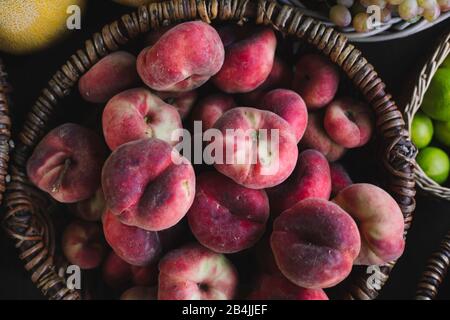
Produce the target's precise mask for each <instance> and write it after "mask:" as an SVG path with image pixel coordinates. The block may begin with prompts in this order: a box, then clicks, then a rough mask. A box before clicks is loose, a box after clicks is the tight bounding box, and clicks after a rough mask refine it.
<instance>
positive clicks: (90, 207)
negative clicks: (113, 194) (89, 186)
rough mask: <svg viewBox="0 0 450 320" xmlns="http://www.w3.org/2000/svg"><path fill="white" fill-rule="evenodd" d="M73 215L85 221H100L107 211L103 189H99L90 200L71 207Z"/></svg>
mask: <svg viewBox="0 0 450 320" xmlns="http://www.w3.org/2000/svg"><path fill="white" fill-rule="evenodd" d="M70 208H71V210H72V211H73V213H74V214H75V215H76V216H77V217H78V218H80V219H83V220H85V221H100V220H101V219H102V215H103V212H105V209H106V203H105V197H104V196H103V190H102V188H101V187H100V188H98V189H97V192H96V193H94V195H93V196H92V197H90V198H89V199H86V200H83V201H81V202H77V203H75V204H72V205H70Z"/></svg>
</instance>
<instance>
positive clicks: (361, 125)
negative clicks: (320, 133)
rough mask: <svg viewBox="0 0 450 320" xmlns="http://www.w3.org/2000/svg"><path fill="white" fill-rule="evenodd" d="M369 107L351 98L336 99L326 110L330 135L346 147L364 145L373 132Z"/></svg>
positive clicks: (327, 128)
mask: <svg viewBox="0 0 450 320" xmlns="http://www.w3.org/2000/svg"><path fill="white" fill-rule="evenodd" d="M371 115H372V113H371V110H370V109H369V107H368V106H367V105H365V104H363V103H361V102H358V101H355V100H353V99H351V98H342V99H336V100H334V101H333V102H332V103H330V104H329V105H328V106H327V108H326V111H325V117H324V127H325V130H326V132H327V133H328V136H330V137H331V139H333V141H335V142H336V143H338V144H340V145H341V146H344V147H346V148H356V147H362V146H363V145H365V144H366V143H367V142H369V140H370V137H371V136H372V132H373V123H372V117H371Z"/></svg>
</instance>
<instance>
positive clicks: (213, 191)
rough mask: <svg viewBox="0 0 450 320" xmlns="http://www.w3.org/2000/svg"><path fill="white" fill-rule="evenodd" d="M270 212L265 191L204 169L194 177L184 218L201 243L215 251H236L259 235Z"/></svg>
mask: <svg viewBox="0 0 450 320" xmlns="http://www.w3.org/2000/svg"><path fill="white" fill-rule="evenodd" d="M269 211H270V209H269V199H268V198H267V195H266V192H265V191H264V190H254V189H248V188H245V187H243V186H240V185H238V184H237V183H235V182H234V181H233V180H231V179H229V178H227V177H225V176H223V175H221V174H219V173H216V172H205V173H203V174H201V175H200V176H199V177H197V190H196V195H195V200H194V203H193V204H192V207H191V208H190V209H189V211H188V213H187V218H188V221H189V226H190V227H191V230H192V233H193V234H194V236H195V237H196V238H197V240H198V241H199V242H200V243H201V244H202V245H203V246H205V247H207V248H209V249H211V250H213V251H215V252H218V253H235V252H238V251H242V250H245V249H248V248H250V247H252V246H253V245H254V244H255V243H256V242H257V241H258V240H259V239H260V238H261V237H262V235H263V233H264V230H265V229H266V222H267V219H268V218H269Z"/></svg>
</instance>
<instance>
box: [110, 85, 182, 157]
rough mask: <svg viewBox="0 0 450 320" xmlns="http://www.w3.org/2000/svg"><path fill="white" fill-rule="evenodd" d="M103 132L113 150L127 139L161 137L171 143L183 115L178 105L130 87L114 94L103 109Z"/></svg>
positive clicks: (127, 140) (179, 127)
mask: <svg viewBox="0 0 450 320" xmlns="http://www.w3.org/2000/svg"><path fill="white" fill-rule="evenodd" d="M102 123H103V134H104V136H105V140H106V143H107V144H108V146H109V148H110V149H111V150H113V151H114V150H115V149H117V147H119V146H121V145H122V144H124V143H127V142H130V141H135V140H139V139H143V138H158V139H161V140H164V141H166V142H167V143H169V144H172V145H173V144H176V143H178V141H176V140H172V138H173V137H172V134H173V133H174V131H175V130H177V129H181V128H182V124H181V118H180V114H179V113H178V111H177V109H175V107H173V106H171V105H169V104H167V103H165V102H164V101H162V100H161V99H160V98H159V97H157V96H156V95H153V94H152V93H151V92H150V91H148V90H146V89H143V88H139V89H131V90H127V91H124V92H121V93H119V94H118V95H116V96H114V98H112V99H111V100H110V101H109V102H108V104H107V105H106V107H105V109H104V110H103V119H102Z"/></svg>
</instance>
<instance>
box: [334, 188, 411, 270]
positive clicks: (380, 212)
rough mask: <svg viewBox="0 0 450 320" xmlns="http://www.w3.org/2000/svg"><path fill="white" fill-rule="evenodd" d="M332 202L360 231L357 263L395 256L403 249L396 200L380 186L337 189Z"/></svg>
mask: <svg viewBox="0 0 450 320" xmlns="http://www.w3.org/2000/svg"><path fill="white" fill-rule="evenodd" d="M333 202H335V203H336V204H338V205H339V206H340V207H341V208H343V209H344V210H345V211H347V212H348V213H349V214H350V215H351V216H352V217H353V219H355V221H356V223H357V225H358V227H359V231H360V234H361V244H362V245H361V252H360V254H359V256H358V258H357V259H356V261H355V264H360V265H374V264H377V265H380V264H384V263H387V262H390V261H393V260H396V259H398V258H399V257H400V256H401V255H402V254H403V250H404V248H405V240H404V238H403V234H404V231H405V224H404V220H403V214H402V211H401V210H400V207H399V206H398V204H397V202H396V201H395V200H394V199H393V198H392V197H391V196H390V195H389V194H388V193H387V192H386V191H384V190H383V189H381V188H379V187H377V186H374V185H371V184H366V183H358V184H353V185H351V186H348V187H347V188H345V189H343V190H341V191H340V192H339V193H338V195H337V196H336V198H334V199H333Z"/></svg>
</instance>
